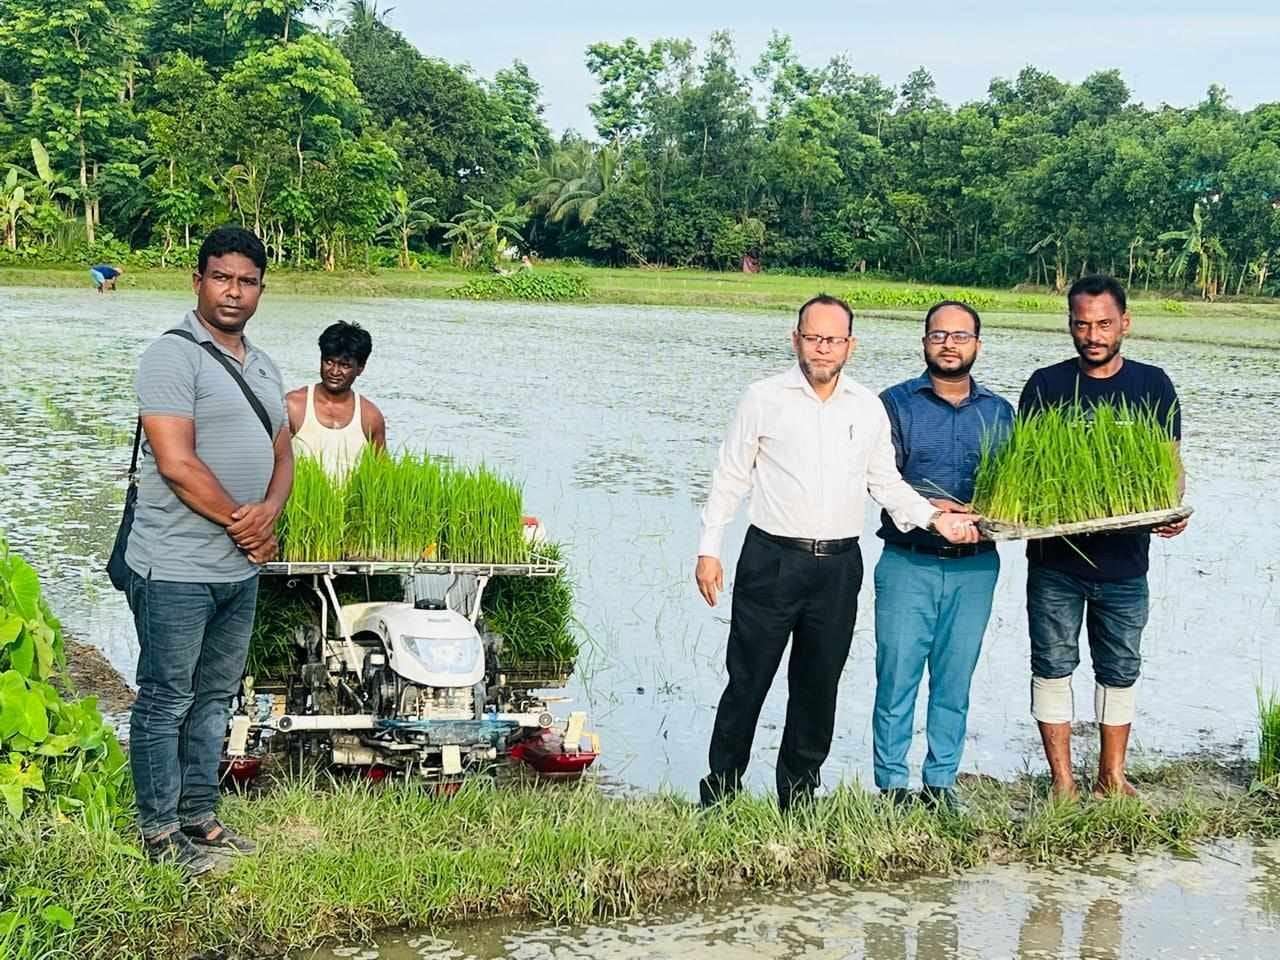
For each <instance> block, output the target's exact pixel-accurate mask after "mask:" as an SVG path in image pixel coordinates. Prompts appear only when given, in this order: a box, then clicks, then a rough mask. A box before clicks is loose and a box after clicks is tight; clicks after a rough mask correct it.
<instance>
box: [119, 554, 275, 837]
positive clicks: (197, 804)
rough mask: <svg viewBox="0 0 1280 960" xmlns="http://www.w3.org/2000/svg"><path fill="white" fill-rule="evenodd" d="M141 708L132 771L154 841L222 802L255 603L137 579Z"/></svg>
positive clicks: (245, 592) (225, 587) (220, 588)
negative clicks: (222, 773) (234, 703)
mask: <svg viewBox="0 0 1280 960" xmlns="http://www.w3.org/2000/svg"><path fill="white" fill-rule="evenodd" d="M128 586H129V589H128V598H129V607H130V609H132V611H133V620H134V623H135V625H136V626H137V628H138V644H139V647H140V650H139V653H138V699H137V700H135V701H134V702H133V715H132V717H131V723H130V727H129V765H130V767H131V769H132V771H133V783H134V788H135V791H136V793H137V798H138V826H139V827H140V828H141V830H142V835H143V836H144V837H147V838H151V837H157V836H160V835H162V834H165V833H169V832H170V831H172V830H175V829H177V827H178V826H179V825H180V824H192V825H194V824H202V823H204V822H206V821H207V820H208V819H209V818H210V817H212V816H213V813H214V808H215V806H216V805H217V802H218V761H219V760H220V759H221V758H222V742H223V739H224V738H225V737H226V734H227V718H228V717H229V716H230V714H231V699H232V697H234V696H235V694H236V692H237V691H238V690H239V688H240V679H241V677H242V676H243V675H244V661H245V657H246V655H247V654H248V652H249V634H250V633H251V632H252V630H253V615H254V609H255V607H256V604H257V598H258V577H257V574H255V575H254V576H252V577H250V578H249V579H247V580H243V581H241V582H240V583H177V582H173V581H166V580H152V579H150V578H149V577H140V576H138V575H137V574H136V573H133V572H132V571H130V574H129V585H128Z"/></svg>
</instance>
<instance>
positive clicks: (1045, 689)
mask: <svg viewBox="0 0 1280 960" xmlns="http://www.w3.org/2000/svg"><path fill="white" fill-rule="evenodd" d="M1074 714H1075V704H1074V703H1073V701H1072V699H1071V678H1070V677H1053V678H1048V677H1032V678H1031V716H1033V717H1035V719H1036V720H1037V721H1039V722H1040V723H1070V722H1071V721H1072V719H1074Z"/></svg>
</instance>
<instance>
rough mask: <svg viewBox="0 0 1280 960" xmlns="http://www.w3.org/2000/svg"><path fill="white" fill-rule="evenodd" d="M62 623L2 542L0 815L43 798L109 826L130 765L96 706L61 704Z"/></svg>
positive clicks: (33, 576)
mask: <svg viewBox="0 0 1280 960" xmlns="http://www.w3.org/2000/svg"><path fill="white" fill-rule="evenodd" d="M64 667H65V660H64V653H63V640H62V625H61V623H59V621H58V618H57V617H55V616H54V615H53V611H51V610H50V609H49V606H48V604H46V603H45V601H44V598H43V597H42V596H41V592H40V581H39V578H38V577H37V576H36V572H35V570H33V569H32V568H31V567H30V566H29V565H28V564H27V562H26V561H25V560H23V559H22V558H21V557H18V556H16V555H14V554H12V553H10V552H9V547H8V544H7V543H6V542H5V540H4V539H3V538H0V811H3V812H0V817H3V816H4V815H6V814H7V815H8V816H10V817H15V818H16V817H20V816H22V814H23V812H24V811H25V810H26V809H27V808H28V807H29V806H30V804H31V802H32V798H33V797H36V796H40V795H43V796H45V797H47V798H48V799H49V800H50V801H51V802H52V803H54V804H55V805H56V807H57V809H58V810H59V811H61V812H62V813H64V814H66V813H71V812H73V811H77V810H79V811H83V812H84V813H85V815H86V817H87V818H88V819H89V820H91V821H92V822H95V823H99V824H109V823H111V822H113V821H114V820H115V819H116V818H117V817H118V816H119V814H120V812H121V809H122V803H121V798H120V793H121V790H122V789H123V787H124V784H125V775H126V767H125V761H124V756H123V754H122V753H121V750H120V745H119V744H118V743H117V742H116V738H115V735H114V733H112V731H111V729H110V727H108V726H107V725H106V724H105V723H103V720H102V716H101V715H100V714H99V713H98V709H97V702H96V700H95V699H94V698H92V697H89V698H85V699H83V700H64V699H63V698H62V696H61V695H60V694H59V692H58V690H57V689H56V688H55V687H54V685H53V681H54V680H55V679H57V678H58V676H59V674H60V673H61V671H62V669H63V668H64Z"/></svg>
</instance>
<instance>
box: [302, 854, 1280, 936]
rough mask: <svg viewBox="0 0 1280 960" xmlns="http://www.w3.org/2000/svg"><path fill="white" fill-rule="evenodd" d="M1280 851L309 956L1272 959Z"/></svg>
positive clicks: (825, 894) (1123, 862) (495, 926)
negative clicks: (1276, 868) (1277, 858)
mask: <svg viewBox="0 0 1280 960" xmlns="http://www.w3.org/2000/svg"><path fill="white" fill-rule="evenodd" d="M1277 855H1280V848H1277V847H1276V846H1275V845H1260V846H1256V847H1255V846H1251V845H1249V844H1245V843H1233V844H1226V845H1222V846H1218V847H1211V848H1206V850H1205V852H1204V854H1203V855H1202V856H1201V857H1199V858H1196V859H1188V858H1175V857H1170V856H1161V857H1142V858H1138V859H1130V858H1125V857H1119V856H1115V857H1106V858H1103V859H1101V860H1099V861H1098V862H1095V863H1093V864H1091V865H1089V866H1088V867H1084V868H1080V869H1072V870H1070V871H1059V870H1048V869H1040V868H1028V867H1022V866H1007V867H990V868H986V869H982V870H977V871H974V872H972V873H968V874H966V875H965V876H964V877H962V878H960V879H945V878H921V879H917V880H910V881H906V882H902V883H896V884H890V883H885V884H871V885H865V886H858V887H854V886H849V885H841V884H836V885H831V886H828V887H824V888H822V889H820V890H817V891H811V892H807V893H796V894H788V895H782V896H774V897H770V898H767V899H766V898H763V897H757V896H750V897H744V898H741V899H738V900H736V901H735V902H733V903H728V902H718V903H714V904H710V905H707V906H704V907H703V908H701V909H698V910H693V911H685V912H682V913H679V914H675V913H673V914H670V915H668V916H665V917H660V918H657V919H655V920H650V921H647V922H645V923H643V924H640V923H611V924H600V925H595V926H587V927H573V928H566V927H559V928H557V927H545V926H535V925H531V924H510V923H490V924H479V925H470V926H467V927H465V928H460V929H459V930H457V931H456V932H446V933H443V934H441V935H436V936H397V937H389V938H386V939H385V940H383V941H381V942H380V943H379V944H377V945H376V946H367V945H366V946H349V947H338V948H336V949H331V950H324V951H320V952H319V953H316V954H311V953H308V956H313V955H314V956H315V957H317V958H318V960H329V958H333V957H363V958H365V960H374V958H377V960H417V958H423V960H427V958H446V957H447V958H450V960H498V958H510V960H544V958H545V960H570V958H579V957H580V958H584V960H585V958H593V960H645V958H652V957H662V958H670V957H691V958H692V957H698V958H707V960H739V958H741V960H766V958H775V957H776V958H784V957H785V958H792V957H805V958H807V960H823V958H831V960H837V958H839V960H957V958H974V960H977V958H983V960H997V958H1008V960H1122V958H1126V960H1127V958H1136V960H1148V958H1155V957H1169V958H1179V960H1184V958H1192V957H1195V958H1206V960H1208V958H1227V957H1230V958H1239V960H1249V958H1264V957H1265V958H1272V957H1275V956H1276V955H1277V952H1278V951H1277V946H1276V944H1277V937H1278V936H1280V927H1278V924H1277V917H1276V913H1275V911H1274V910H1273V909H1271V907H1270V906H1269V905H1270V904H1273V903H1274V902H1275V901H1274V898H1275V897H1277V896H1278V895H1280V877H1278V876H1277V874H1276V871H1275V864H1276V857H1277Z"/></svg>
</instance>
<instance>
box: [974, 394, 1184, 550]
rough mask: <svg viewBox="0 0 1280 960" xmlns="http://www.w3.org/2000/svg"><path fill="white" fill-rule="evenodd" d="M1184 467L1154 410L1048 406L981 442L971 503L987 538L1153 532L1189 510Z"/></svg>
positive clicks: (1124, 407) (1164, 424) (1170, 436)
mask: <svg viewBox="0 0 1280 960" xmlns="http://www.w3.org/2000/svg"><path fill="white" fill-rule="evenodd" d="M1180 471H1181V467H1180V464H1179V462H1178V455H1177V451H1176V450H1175V448H1174V444H1173V441H1172V435H1171V432H1170V425H1169V423H1168V422H1167V421H1165V420H1163V419H1161V418H1160V417H1159V416H1157V415H1156V414H1155V413H1154V412H1152V411H1150V410H1147V409H1145V408H1133V407H1130V406H1127V405H1125V404H1118V405H1113V404H1098V405H1096V406H1093V407H1091V408H1088V409H1085V408H1083V407H1081V405H1080V404H1078V403H1077V404H1069V405H1064V406H1057V407H1050V408H1048V409H1046V410H1043V411H1039V412H1035V413H1032V414H1029V415H1020V416H1018V417H1017V418H1016V419H1015V420H1014V424H1013V428H1012V431H1011V432H1010V433H1009V435H1008V438H1007V440H1006V441H1005V442H1004V443H1003V444H998V445H997V444H994V443H989V442H988V443H985V444H984V445H983V450H982V456H981V460H980V462H979V465H978V473H977V477H976V479H975V486H974V497H973V509H974V511H975V512H976V513H979V514H981V515H982V517H983V519H982V520H981V521H980V522H979V529H980V530H981V531H982V535H983V536H984V537H985V538H987V539H988V540H1034V539H1040V538H1043V537H1061V536H1068V535H1072V534H1089V533H1109V532H1115V531H1121V530H1129V531H1135V530H1141V529H1144V528H1145V529H1151V528H1152V527H1157V526H1160V525H1162V524H1166V523H1175V522H1177V521H1179V520H1184V519H1186V518H1187V517H1189V516H1190V515H1191V513H1192V509H1191V507H1189V506H1186V505H1184V504H1183V503H1182V502H1181V493H1180V491H1179V486H1180Z"/></svg>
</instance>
